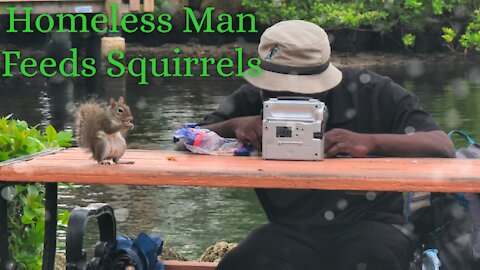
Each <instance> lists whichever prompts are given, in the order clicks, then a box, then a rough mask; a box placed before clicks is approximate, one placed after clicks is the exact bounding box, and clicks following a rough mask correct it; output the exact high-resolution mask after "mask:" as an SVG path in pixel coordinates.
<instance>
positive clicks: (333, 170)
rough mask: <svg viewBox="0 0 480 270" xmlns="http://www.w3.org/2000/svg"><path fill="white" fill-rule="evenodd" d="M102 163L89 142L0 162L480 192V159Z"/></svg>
mask: <svg viewBox="0 0 480 270" xmlns="http://www.w3.org/2000/svg"><path fill="white" fill-rule="evenodd" d="M123 160H125V161H127V160H131V161H135V164H134V165H124V164H121V165H98V164H96V163H95V162H94V161H93V160H91V159H90V158H89V154H88V153H86V152H85V151H84V150H83V149H78V148H71V149H68V150H66V151H61V152H59V153H57V154H53V155H48V156H43V157H39V158H35V159H33V160H30V161H26V162H23V163H17V164H12V165H8V166H4V167H0V179H1V180H5V181H38V182H73V183H83V184H86V183H100V184H138V185H162V186H163V185H164V186H214V187H243V188H253V187H258V188H275V187H281V188H292V189H310V188H311V189H327V190H377V191H389V190H390V191H437V192H480V160H460V159H440V158H335V159H326V160H323V161H319V162H314V161H312V162H306V161H273V160H263V159H261V158H260V157H231V156H204V155H194V154H189V153H182V152H167V151H147V150H128V151H127V153H126V154H125V157H124V158H123Z"/></svg>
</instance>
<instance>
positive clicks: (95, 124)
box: [74, 100, 105, 150]
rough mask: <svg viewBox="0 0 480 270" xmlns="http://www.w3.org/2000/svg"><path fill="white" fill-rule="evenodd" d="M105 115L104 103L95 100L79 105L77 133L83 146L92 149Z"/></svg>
mask: <svg viewBox="0 0 480 270" xmlns="http://www.w3.org/2000/svg"><path fill="white" fill-rule="evenodd" d="M104 115H105V107H104V105H102V104H100V103H99V102H97V101H94V100H91V101H88V102H86V103H83V104H81V105H79V106H78V107H77V110H76V112H75V116H74V117H75V133H76V137H77V141H78V143H79V145H80V146H81V147H86V148H89V149H92V147H93V145H92V142H93V141H94V138H95V137H96V133H97V132H98V131H99V130H100V123H101V120H102V117H103V116H104ZM92 150H93V149H92Z"/></svg>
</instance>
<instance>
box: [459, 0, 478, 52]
mask: <svg viewBox="0 0 480 270" xmlns="http://www.w3.org/2000/svg"><path fill="white" fill-rule="evenodd" d="M460 44H461V45H462V46H463V47H464V48H465V53H467V52H468V51H469V50H471V49H474V50H476V51H477V52H480V8H479V9H477V10H475V12H474V17H473V20H472V21H471V22H470V23H469V24H468V25H467V28H466V30H465V33H464V34H463V35H462V36H461V37H460Z"/></svg>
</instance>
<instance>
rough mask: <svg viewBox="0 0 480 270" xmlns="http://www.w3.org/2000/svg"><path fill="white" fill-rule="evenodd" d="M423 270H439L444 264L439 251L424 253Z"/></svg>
mask: <svg viewBox="0 0 480 270" xmlns="http://www.w3.org/2000/svg"><path fill="white" fill-rule="evenodd" d="M423 256H424V257H423V264H422V270H439V269H440V266H442V263H441V262H440V259H438V250H436V249H427V250H425V251H424V252H423Z"/></svg>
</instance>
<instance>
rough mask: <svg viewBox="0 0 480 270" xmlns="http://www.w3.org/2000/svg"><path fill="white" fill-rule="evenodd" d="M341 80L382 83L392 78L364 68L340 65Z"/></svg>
mask: <svg viewBox="0 0 480 270" xmlns="http://www.w3.org/2000/svg"><path fill="white" fill-rule="evenodd" d="M339 69H340V71H342V75H343V82H359V83H362V84H382V83H387V82H391V81H392V80H391V79H390V78H389V77H387V76H383V75H380V74H378V73H376V72H374V71H371V70H369V69H366V68H356V67H341V68H339Z"/></svg>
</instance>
